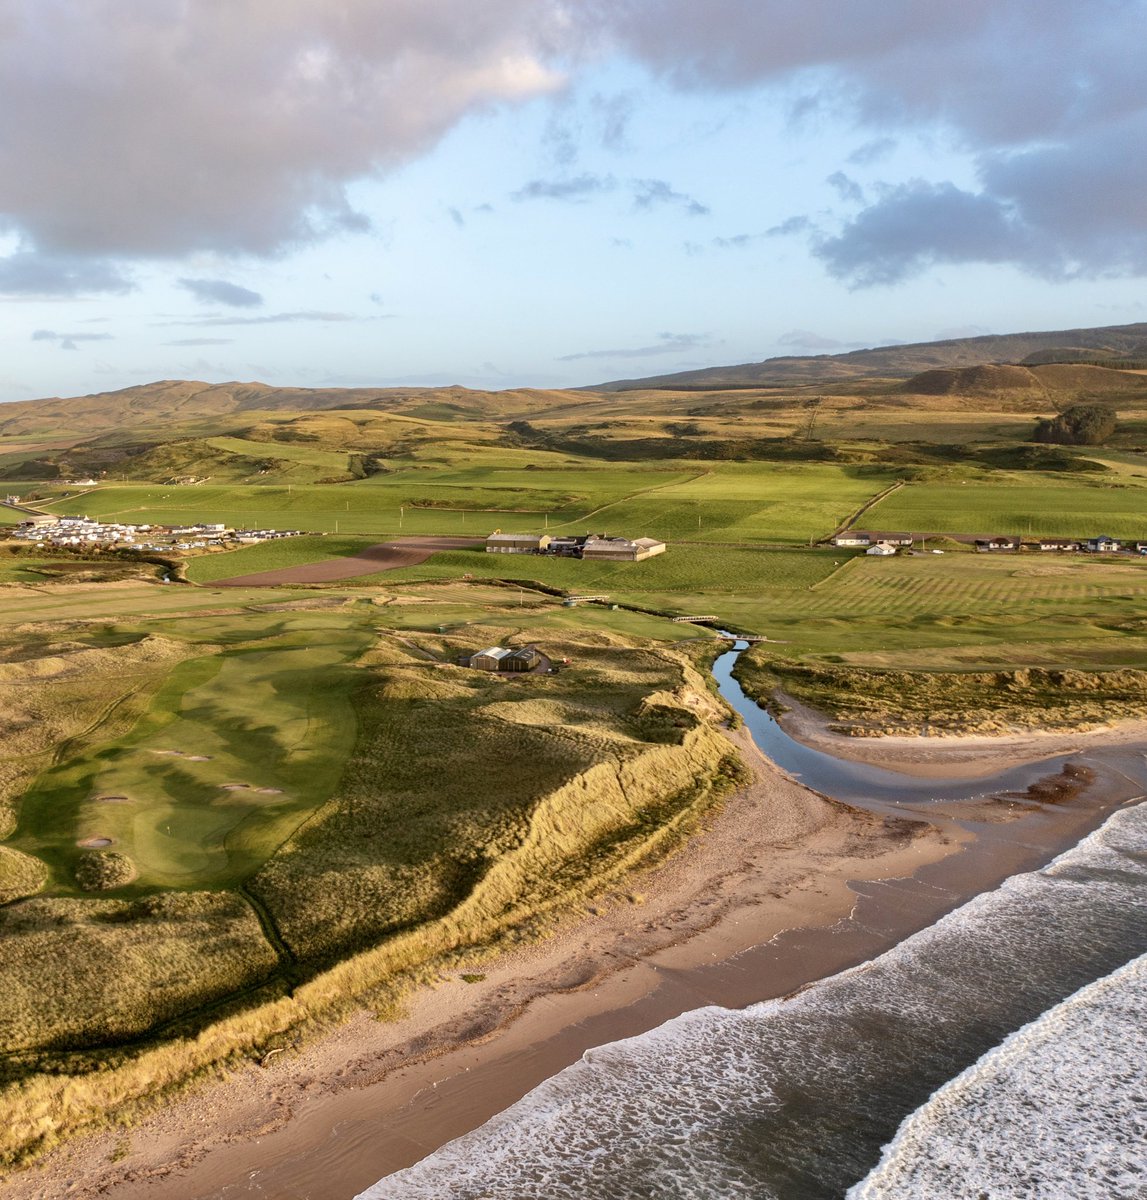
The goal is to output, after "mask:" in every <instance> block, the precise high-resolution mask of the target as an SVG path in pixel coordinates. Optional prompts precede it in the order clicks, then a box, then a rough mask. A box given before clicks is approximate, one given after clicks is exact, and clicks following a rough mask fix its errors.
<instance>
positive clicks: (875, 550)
mask: <svg viewBox="0 0 1147 1200" xmlns="http://www.w3.org/2000/svg"><path fill="white" fill-rule="evenodd" d="M864 553H865V554H872V555H875V556H878V557H880V558H887V557H888V556H889V555H890V554H895V553H896V547H895V546H890V545H889V544H888V543H887V542H877V543H876V545H875V546H869V547H868V549H867V550H865V552H864Z"/></svg>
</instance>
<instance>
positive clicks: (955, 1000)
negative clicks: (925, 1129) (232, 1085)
mask: <svg viewBox="0 0 1147 1200" xmlns="http://www.w3.org/2000/svg"><path fill="white" fill-rule="evenodd" d="M1145 953H1147V805H1145V804H1140V805H1138V806H1136V807H1135V808H1131V809H1127V810H1124V811H1122V812H1119V813H1116V814H1115V815H1114V816H1112V817H1111V818H1109V820H1108V821H1107V822H1106V823H1105V825H1104V826H1103V827H1102V828H1101V829H1099V830H1097V831H1096V832H1095V833H1093V834H1092V835H1091V836H1090V837H1088V838H1086V839H1084V841H1083V842H1081V843H1080V844H1079V846H1077V847H1076V848H1075V849H1073V850H1071V851H1069V852H1068V853H1066V854H1064V855H1061V856H1060V857H1059V858H1058V859H1056V860H1055V862H1053V863H1052V864H1050V865H1049V866H1048V867H1046V868H1044V869H1043V870H1042V871H1038V872H1033V873H1029V874H1025V875H1019V876H1015V877H1013V878H1012V879H1010V880H1008V881H1007V882H1006V883H1005V884H1004V885H1003V886H1002V887H1001V888H999V889H997V890H996V891H994V892H990V893H986V894H985V895H983V896H980V897H977V898H976V899H974V900H972V901H970V902H969V903H967V904H965V905H964V906H962V907H961V908H959V909H957V910H956V911H954V912H952V913H950V914H949V915H948V916H946V917H944V918H943V919H942V920H940V921H938V922H937V923H936V924H935V925H933V926H931V927H930V928H929V929H926V930H923V931H921V932H920V933H918V934H916V935H914V936H913V937H911V938H908V939H907V940H906V941H904V942H902V943H901V944H900V945H898V946H896V947H894V948H893V949H891V950H889V951H888V952H886V953H885V954H882V955H880V956H879V957H878V958H876V959H873V960H872V961H871V962H868V963H865V964H864V965H862V966H860V967H857V968H854V969H853V970H850V971H846V972H844V973H843V974H840V975H837V976H834V977H833V978H831V979H827V980H824V981H822V982H821V983H818V984H816V985H814V986H811V987H809V988H806V989H804V990H803V991H801V992H799V993H797V994H796V995H795V996H792V997H790V998H786V999H783V1000H776V1001H768V1002H765V1003H761V1004H756V1005H753V1006H751V1007H749V1008H747V1009H745V1010H742V1011H730V1010H726V1009H720V1008H706V1009H699V1010H696V1011H694V1012H690V1013H686V1014H685V1015H683V1016H681V1017H678V1018H677V1019H676V1020H673V1021H670V1022H668V1023H667V1024H665V1025H663V1026H661V1027H660V1028H658V1029H655V1030H652V1031H651V1032H649V1033H646V1034H642V1035H640V1036H638V1037H635V1038H630V1039H628V1040H626V1041H622V1042H616V1043H613V1044H611V1045H608V1046H603V1047H600V1048H598V1049H595V1050H590V1051H588V1052H587V1053H586V1054H585V1055H584V1056H583V1058H582V1060H581V1061H580V1062H578V1063H575V1064H574V1065H573V1066H571V1067H569V1068H567V1069H566V1070H565V1071H562V1072H561V1073H559V1074H558V1075H556V1076H554V1077H553V1078H551V1079H549V1080H546V1081H545V1082H544V1083H542V1084H541V1085H539V1086H538V1087H537V1088H535V1089H534V1090H533V1091H532V1092H531V1093H529V1095H527V1096H525V1097H524V1098H523V1099H522V1100H521V1101H519V1102H518V1103H517V1104H515V1105H513V1106H512V1107H511V1108H509V1109H507V1110H506V1111H505V1112H502V1113H500V1114H498V1115H497V1116H495V1117H494V1118H492V1119H491V1120H490V1121H488V1122H487V1123H486V1124H485V1125H483V1126H482V1127H481V1128H480V1129H477V1130H475V1131H473V1132H472V1133H469V1134H467V1135H465V1136H463V1137H461V1138H459V1139H457V1140H456V1141H454V1142H451V1143H450V1144H449V1145H447V1146H444V1147H442V1148H441V1149H440V1150H438V1151H437V1152H436V1153H434V1154H432V1155H430V1156H429V1157H428V1158H426V1159H424V1160H423V1161H422V1162H421V1163H419V1164H417V1165H415V1166H414V1167H411V1168H409V1169H408V1170H405V1171H400V1172H398V1173H397V1174H395V1175H392V1176H389V1177H388V1178H386V1179H383V1180H381V1181H380V1182H379V1183H377V1184H375V1185H374V1186H372V1187H371V1188H369V1189H367V1191H366V1192H364V1193H362V1195H361V1197H360V1198H359V1200H430V1198H434V1200H439V1198H440V1197H443V1196H447V1195H448V1196H450V1197H452V1198H453V1200H480V1198H497V1200H509V1198H511V1197H512V1198H514V1200H534V1198H536V1200H564V1198H566V1197H570V1198H574V1197H577V1198H580V1197H585V1198H587V1200H588V1198H590V1197H592V1198H593V1200H648V1198H649V1197H658V1198H666V1200H670V1198H676V1197H680V1198H681V1200H698V1198H700V1197H710V1196H713V1197H716V1196H720V1197H722V1200H724V1198H729V1200H737V1198H740V1197H746V1198H747V1197H752V1198H753V1200H769V1198H770V1197H775V1198H776V1200H828V1198H830V1197H831V1198H833V1200H839V1197H841V1196H842V1195H844V1193H845V1192H846V1191H847V1189H848V1188H849V1187H850V1186H851V1185H853V1184H855V1183H856V1182H857V1181H858V1180H860V1179H863V1178H865V1176H867V1175H868V1174H869V1173H870V1172H871V1171H872V1168H873V1166H874V1165H875V1164H876V1163H877V1161H878V1160H879V1158H880V1153H881V1147H882V1146H884V1145H885V1144H886V1143H888V1142H890V1141H891V1140H892V1139H893V1138H894V1136H895V1135H896V1131H897V1129H898V1127H900V1125H901V1123H902V1122H904V1120H905V1118H907V1117H908V1116H909V1115H910V1114H912V1113H914V1112H916V1111H917V1110H920V1111H921V1113H924V1112H926V1111H927V1110H928V1109H929V1106H930V1105H932V1104H933V1103H943V1102H942V1101H941V1098H940V1097H941V1095H942V1092H943V1089H944V1085H945V1084H947V1083H948V1081H950V1080H953V1079H954V1077H955V1076H957V1075H959V1074H960V1072H962V1071H965V1069H967V1068H968V1067H970V1066H971V1065H972V1064H975V1063H977V1061H978V1060H980V1059H981V1057H982V1056H983V1055H985V1054H986V1053H987V1052H988V1051H991V1050H993V1048H994V1047H999V1046H1000V1044H1001V1043H1002V1042H1004V1041H1005V1039H1007V1038H1008V1037H1009V1035H1012V1034H1014V1033H1015V1031H1016V1030H1019V1029H1021V1027H1023V1026H1025V1025H1029V1023H1031V1022H1035V1027H1036V1028H1038V1027H1039V1025H1040V1024H1041V1021H1042V1020H1045V1019H1046V1020H1049V1021H1050V1020H1053V1019H1054V1018H1053V1015H1052V1014H1053V1013H1054V1012H1056V1011H1059V1009H1063V1010H1064V1011H1065V1012H1066V1011H1070V1010H1071V1009H1072V1005H1073V1003H1075V1001H1071V1000H1067V998H1068V997H1070V996H1072V995H1073V993H1076V992H1077V991H1079V989H1081V988H1086V985H1088V984H1091V983H1093V982H1094V981H1095V980H1097V979H1101V980H1102V979H1104V978H1105V977H1107V976H1108V975H1110V974H1111V973H1112V972H1116V974H1115V975H1113V976H1112V979H1113V980H1114V982H1113V983H1112V984H1111V985H1110V987H1109V988H1108V989H1107V991H1103V985H1102V984H1100V985H1097V986H1098V987H1099V988H1100V992H1099V993H1097V995H1103V996H1107V997H1109V998H1110V999H1111V1010H1110V1013H1109V1014H1108V1016H1109V1017H1110V1020H1111V1021H1112V1022H1115V1021H1116V1020H1117V1019H1118V1020H1120V1021H1123V1022H1124V1025H1122V1026H1121V1028H1122V1029H1123V1033H1122V1034H1119V1035H1115V1034H1112V1035H1111V1039H1109V1040H1104V1038H1105V1036H1106V1035H1103V1034H1101V1032H1100V1027H1101V1025H1102V1024H1103V1022H1102V1021H1099V1020H1092V1021H1090V1022H1087V1021H1085V1022H1084V1024H1087V1025H1088V1026H1089V1028H1088V1030H1087V1031H1086V1032H1087V1033H1088V1035H1089V1036H1093V1037H1095V1038H1096V1039H1098V1040H1097V1041H1096V1042H1095V1044H1094V1046H1093V1047H1091V1048H1087V1049H1083V1048H1082V1044H1081V1053H1082V1054H1084V1055H1086V1056H1087V1061H1086V1063H1085V1064H1080V1065H1079V1076H1078V1078H1077V1075H1076V1068H1075V1067H1074V1066H1073V1063H1072V1059H1071V1058H1070V1057H1065V1058H1064V1059H1063V1060H1062V1062H1061V1067H1060V1069H1059V1074H1058V1075H1056V1076H1055V1077H1054V1078H1050V1079H1048V1078H1045V1080H1044V1086H1045V1088H1046V1089H1048V1091H1049V1092H1050V1091H1056V1092H1061V1091H1066V1092H1071V1091H1073V1090H1079V1089H1080V1088H1083V1087H1086V1086H1088V1085H1087V1083H1086V1081H1084V1080H1083V1076H1084V1075H1086V1074H1087V1073H1090V1072H1094V1073H1095V1079H1096V1083H1095V1086H1094V1089H1093V1090H1094V1094H1095V1095H1096V1097H1097V1098H1098V1097H1102V1096H1103V1095H1105V1094H1106V1093H1105V1091H1104V1089H1105V1088H1106V1087H1114V1088H1115V1089H1121V1088H1122V1086H1123V1085H1122V1082H1120V1080H1116V1081H1114V1083H1112V1082H1111V1081H1110V1079H1109V1081H1108V1082H1107V1083H1100V1082H1098V1080H1099V1077H1100V1076H1101V1075H1103V1074H1104V1073H1105V1072H1106V1068H1105V1065H1104V1064H1106V1063H1109V1062H1111V1061H1113V1060H1112V1058H1111V1055H1110V1054H1109V1053H1108V1050H1107V1049H1106V1047H1107V1046H1108V1045H1109V1044H1111V1042H1112V1041H1114V1042H1115V1043H1116V1044H1117V1043H1118V1038H1119V1037H1122V1039H1123V1046H1124V1052H1125V1055H1126V1057H1128V1058H1130V1057H1134V1056H1136V1055H1137V1056H1138V1057H1139V1058H1140V1059H1142V1057H1143V1055H1144V1032H1143V1028H1142V1024H1140V1025H1139V1026H1137V1027H1135V1026H1134V1021H1133V1017H1130V1016H1128V1015H1127V1014H1125V1015H1124V1016H1118V1013H1119V1012H1123V1008H1121V1007H1120V1003H1121V1002H1117V1001H1116V999H1115V997H1117V996H1121V995H1125V994H1126V989H1127V987H1129V986H1132V985H1133V984H1134V985H1137V984H1138V982H1139V978H1138V976H1136V975H1135V973H1134V971H1131V973H1130V974H1129V975H1127V976H1123V975H1121V974H1119V973H1118V971H1119V968H1122V967H1123V966H1124V964H1126V963H1128V962H1129V960H1132V959H1136V958H1138V957H1139V956H1140V955H1143V954H1145ZM1084 994H1085V995H1086V992H1085V993H1084ZM1077 999H1078V998H1077ZM1065 1001H1066V1003H1065ZM1096 1004H1100V1002H1099V1001H1096ZM1124 1007H1126V1006H1124ZM1096 1011H1099V1009H1096ZM1103 1011H1105V1012H1106V1011H1107V1010H1103ZM1044 1014H1047V1016H1046V1017H1045V1016H1044ZM1106 1019H1107V1018H1106V1017H1105V1018H1104V1020H1106ZM1129 1026H1130V1027H1129ZM1048 1028H1049V1030H1052V1032H1049V1035H1048V1038H1049V1044H1052V1043H1054V1042H1055V1040H1056V1033H1055V1032H1054V1029H1055V1028H1057V1027H1054V1026H1048ZM1022 1036H1023V1035H1017V1037H1022ZM1000 1052H1001V1053H1002V1051H1000ZM1032 1061H1033V1063H1034V1062H1035V1060H1034V1059H1033V1060H1032ZM974 1071H975V1069H974V1068H973V1071H972V1074H974ZM1106 1073H1107V1074H1108V1075H1109V1074H1110V1073H1109V1072H1106ZM951 1086H952V1087H956V1086H957V1085H956V1084H955V1083H953V1084H952V1085H951ZM961 1086H963V1085H961ZM1128 1086H1129V1087H1130V1088H1131V1089H1132V1094H1131V1095H1130V1096H1128V1095H1126V1094H1124V1096H1125V1099H1122V1100H1121V1099H1119V1098H1115V1099H1113V1100H1112V1102H1111V1103H1110V1104H1107V1103H1106V1102H1104V1104H1103V1105H1102V1107H1100V1108H1097V1109H1096V1111H1095V1112H1094V1114H1093V1116H1094V1122H1093V1124H1092V1125H1089V1126H1088V1127H1087V1130H1086V1132H1085V1133H1083V1134H1081V1135H1080V1136H1082V1137H1084V1138H1085V1139H1086V1153H1087V1154H1088V1155H1090V1160H1089V1161H1091V1162H1092V1163H1093V1164H1095V1165H1096V1169H1099V1166H1100V1164H1101V1162H1102V1160H1103V1158H1104V1155H1105V1153H1106V1149H1105V1148H1106V1147H1107V1146H1108V1145H1109V1144H1110V1145H1112V1146H1116V1145H1121V1144H1122V1143H1123V1141H1124V1140H1125V1138H1126V1136H1127V1133H1126V1126H1125V1125H1123V1124H1120V1120H1121V1117H1120V1114H1121V1113H1122V1112H1123V1110H1124V1108H1125V1107H1126V1104H1127V1103H1133V1102H1136V1101H1134V1088H1135V1087H1137V1086H1138V1085H1137V1084H1136V1083H1135V1082H1134V1081H1133V1080H1131V1077H1130V1076H1128ZM961 1103H962V1101H959V1100H957V1101H956V1102H955V1103H954V1106H953V1111H954V1112H956V1113H958V1112H959V1111H960V1106H961ZM1137 1103H1138V1105H1139V1108H1140V1110H1142V1107H1143V1103H1144V1101H1143V1096H1142V1089H1140V1092H1139V1093H1138V1101H1137ZM1002 1111H1003V1110H1001V1112H1002ZM1049 1111H1050V1109H1049ZM930 1119H931V1118H929V1117H926V1116H921V1117H920V1120H921V1121H925V1122H926V1121H928V1120H930ZM1080 1129H1082V1127H1081V1126H1079V1125H1076V1124H1073V1122H1072V1119H1071V1117H1070V1115H1068V1116H1066V1117H1065V1118H1064V1119H1063V1122H1061V1123H1060V1124H1058V1125H1055V1124H1054V1122H1049V1137H1051V1138H1052V1139H1053V1140H1055V1139H1056V1138H1059V1139H1062V1138H1068V1139H1071V1140H1073V1141H1074V1140H1075V1139H1076V1137H1077V1131H1079V1130H1080ZM908 1136H910V1135H909V1134H908V1133H907V1131H906V1132H905V1134H903V1135H902V1137H908ZM994 1136H996V1135H994ZM1057 1144H1059V1143H1057ZM993 1145H994V1146H996V1147H997V1148H998V1156H997V1157H998V1160H999V1161H998V1162H997V1163H996V1164H994V1166H993V1167H990V1168H989V1172H988V1173H989V1175H990V1176H991V1178H992V1179H993V1181H994V1180H995V1179H996V1175H995V1174H992V1171H993V1170H997V1171H999V1172H1001V1173H1002V1172H1003V1171H1004V1167H1005V1160H1006V1157H1007V1152H1006V1139H1005V1134H1004V1132H1003V1130H1002V1126H1001V1127H1000V1128H999V1129H998V1136H997V1140H996V1141H995V1142H994V1143H993ZM907 1147H908V1143H907V1142H905V1141H901V1143H900V1149H896V1148H893V1150H892V1151H891V1152H890V1154H891V1160H896V1161H902V1162H904V1163H907V1162H908V1161H909V1159H910V1158H911V1152H910V1151H909V1150H908V1149H907ZM1071 1152H1072V1151H1071V1150H1069V1149H1063V1150H1062V1153H1063V1154H1069V1153H1071ZM1050 1153H1051V1152H1050V1151H1048V1152H1047V1154H1050ZM1047 1154H1045V1157H1046V1156H1047ZM891 1160H890V1161H891ZM937 1169H938V1170H940V1171H941V1173H942V1172H943V1170H944V1168H943V1166H939V1167H938V1168H937ZM1120 1169H1122V1168H1120ZM1001 1177H1003V1176H1002V1175H1001ZM875 1179H876V1177H875V1176H874V1177H873V1179H872V1180H871V1181H870V1182H869V1183H866V1184H865V1185H864V1186H867V1187H879V1186H881V1185H880V1184H878V1183H877V1182H875ZM897 1186H898V1185H897ZM921 1189H922V1190H920V1191H918V1192H907V1193H902V1192H901V1191H898V1190H897V1189H896V1186H893V1187H892V1188H891V1190H885V1191H872V1192H868V1193H864V1197H865V1200H869V1197H877V1196H879V1197H881V1198H882V1200H883V1198H884V1197H892V1196H895V1197H896V1198H897V1200H900V1197H901V1195H902V1194H903V1195H905V1196H908V1195H913V1196H915V1195H920V1196H924V1195H927V1196H929V1200H943V1198H946V1197H949V1196H951V1197H953V1198H954V1197H963V1196H967V1195H970V1196H976V1195H977V1192H976V1191H974V1190H972V1191H966V1190H964V1188H963V1187H962V1186H956V1187H955V1188H954V1189H949V1190H945V1189H944V1187H943V1186H942V1185H935V1184H933V1183H931V1182H929V1183H927V1184H921ZM981 1190H985V1189H984V1188H981ZM987 1190H988V1191H989V1194H990V1195H991V1196H992V1200H996V1197H997V1195H999V1196H1001V1197H1003V1196H1010V1195H1019V1194H1023V1195H1025V1196H1028V1195H1030V1196H1033V1197H1034V1196H1043V1195H1044V1193H1039V1192H1030V1193H1008V1192H1006V1191H999V1192H997V1190H995V1184H994V1183H993V1184H992V1186H991V1187H990V1188H988V1189H987ZM1060 1194H1061V1193H1057V1192H1047V1193H1046V1195H1047V1196H1048V1197H1052V1196H1056V1197H1058V1196H1059V1195H1060ZM1062 1194H1063V1195H1068V1194H1071V1193H1062ZM1079 1194H1080V1195H1087V1193H1082V1192H1081V1193H1079ZM1096 1194H1103V1193H1096ZM1106 1194H1107V1195H1108V1196H1112V1195H1122V1193H1120V1192H1118V1191H1116V1192H1110V1191H1109V1192H1108V1193H1106ZM1130 1195H1136V1193H1135V1192H1131V1193H1130Z"/></svg>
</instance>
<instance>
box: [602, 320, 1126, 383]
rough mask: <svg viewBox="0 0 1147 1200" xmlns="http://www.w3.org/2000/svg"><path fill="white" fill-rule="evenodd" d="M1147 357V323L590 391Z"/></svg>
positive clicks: (858, 353)
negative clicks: (987, 365) (998, 364)
mask: <svg viewBox="0 0 1147 1200" xmlns="http://www.w3.org/2000/svg"><path fill="white" fill-rule="evenodd" d="M1127 360H1147V322H1140V323H1138V324H1135V325H1107V326H1103V327H1101V328H1096V329H1061V330H1056V331H1053V332H1049V333H1009V334H1000V335H997V334H991V335H987V336H984V337H974V338H953V339H949V340H947V341H941V342H918V343H914V344H910V345H904V346H883V347H879V348H877V349H872V350H852V351H849V352H848V353H847V354H816V355H808V356H804V357H783V358H768V359H765V360H764V361H763V362H756V363H742V364H740V365H739V366H729V367H706V368H704V369H703V370H698V371H679V372H677V373H676V374H672V375H651V376H647V377H646V378H644V379H615V380H612V381H610V382H608V383H600V384H597V385H595V386H594V387H593V388H589V389H586V390H589V391H599V392H621V391H633V390H638V389H644V388H669V389H673V390H685V389H689V390H693V389H697V390H703V391H709V390H713V389H716V388H735V387H762V386H763V387H768V386H778V387H784V386H793V385H799V384H820V385H825V384H830V383H843V382H847V381H849V380H860V379H875V378H884V379H888V378H892V379H895V378H904V377H906V376H912V375H917V374H920V373H922V372H924V371H929V370H935V369H940V368H953V367H976V366H980V365H983V364H996V363H1005V364H1010V363H1026V362H1031V363H1033V364H1034V363H1044V364H1046V363H1052V362H1070V363H1079V362H1094V363H1100V364H1102V363H1104V362H1120V363H1122V362H1125V361H1127Z"/></svg>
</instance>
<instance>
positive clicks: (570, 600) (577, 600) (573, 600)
mask: <svg viewBox="0 0 1147 1200" xmlns="http://www.w3.org/2000/svg"><path fill="white" fill-rule="evenodd" d="M608 599H609V597H608V596H567V597H566V598H565V600H563V601H562V603H563V604H567V605H569V606H570V607H571V608H572V607H573V606H574V605H575V604H589V603H590V602H591V601H593V600H597V601H598V602H604V601H606V600H608Z"/></svg>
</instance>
